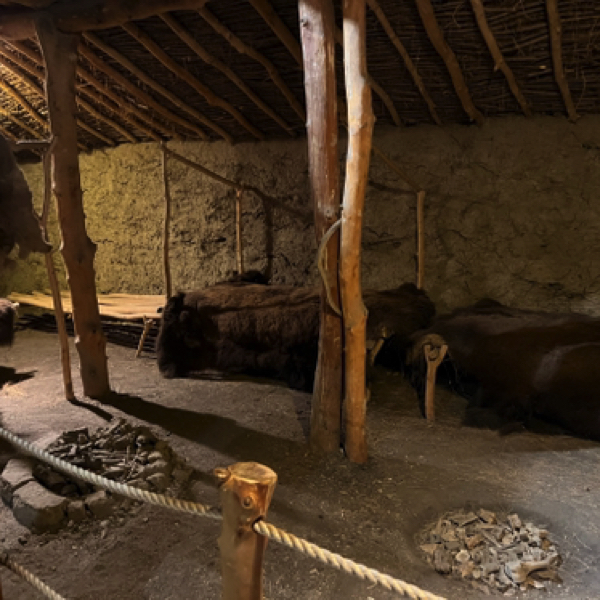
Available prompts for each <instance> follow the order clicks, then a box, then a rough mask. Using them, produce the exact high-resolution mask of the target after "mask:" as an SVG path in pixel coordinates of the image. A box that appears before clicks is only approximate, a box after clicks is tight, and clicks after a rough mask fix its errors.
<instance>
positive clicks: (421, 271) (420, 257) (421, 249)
mask: <svg viewBox="0 0 600 600" xmlns="http://www.w3.org/2000/svg"><path fill="white" fill-rule="evenodd" d="M424 285H425V191H424V190H420V191H419V192H418V193H417V287H418V288H419V289H420V290H422V289H423V286H424Z"/></svg>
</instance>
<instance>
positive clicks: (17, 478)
mask: <svg viewBox="0 0 600 600" xmlns="http://www.w3.org/2000/svg"><path fill="white" fill-rule="evenodd" d="M34 464H35V462H34V460H33V459H31V458H13V459H11V460H9V461H8V462H7V463H6V466H5V467H4V470H3V471H2V476H0V493H1V494H2V499H3V500H4V501H5V502H6V503H7V504H11V502H12V497H13V494H14V492H15V491H16V490H18V489H19V488H21V487H23V486H24V485H26V484H27V483H29V482H31V481H35V477H34V476H33V468H34Z"/></svg>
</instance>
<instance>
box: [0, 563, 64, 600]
mask: <svg viewBox="0 0 600 600" xmlns="http://www.w3.org/2000/svg"><path fill="white" fill-rule="evenodd" d="M0 564H2V565H4V566H5V567H6V568H7V569H10V570H11V571H12V572H13V573H15V574H17V575H18V576H19V577H21V578H22V579H24V580H25V581H26V582H27V583H28V584H29V585H32V586H33V587H34V588H35V589H36V590H38V591H39V592H41V593H42V594H44V596H46V598H50V600H65V598H64V597H63V596H61V595H60V594H58V593H57V592H55V591H54V590H53V589H51V588H49V587H48V586H47V585H46V584H45V583H44V582H43V581H42V580H41V579H38V578H37V577H36V576H35V575H34V574H33V573H31V572H30V571H28V570H27V569H26V568H25V567H22V566H21V565H20V564H18V563H16V562H14V561H13V560H11V559H10V558H9V557H8V555H7V554H5V553H4V552H3V553H2V554H0Z"/></svg>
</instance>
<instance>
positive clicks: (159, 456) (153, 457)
mask: <svg viewBox="0 0 600 600" xmlns="http://www.w3.org/2000/svg"><path fill="white" fill-rule="evenodd" d="M157 460H164V456H163V453H162V452H157V451H156V450H155V451H154V452H150V454H148V462H149V463H153V462H156V461H157Z"/></svg>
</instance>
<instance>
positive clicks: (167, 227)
mask: <svg viewBox="0 0 600 600" xmlns="http://www.w3.org/2000/svg"><path fill="white" fill-rule="evenodd" d="M160 147H161V151H162V175H163V185H164V190H165V222H164V231H163V268H164V272H165V295H166V297H167V300H168V299H169V298H170V297H171V296H172V295H173V284H172V279H171V262H170V260H169V243H170V240H171V188H170V186H169V172H168V169H167V159H168V154H167V148H166V145H165V144H161V146H160Z"/></svg>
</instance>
